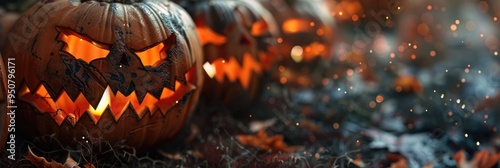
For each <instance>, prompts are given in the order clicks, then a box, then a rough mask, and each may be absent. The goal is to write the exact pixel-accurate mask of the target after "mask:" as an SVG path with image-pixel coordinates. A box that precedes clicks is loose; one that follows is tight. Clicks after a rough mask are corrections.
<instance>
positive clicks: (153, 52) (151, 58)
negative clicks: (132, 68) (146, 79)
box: [136, 43, 167, 66]
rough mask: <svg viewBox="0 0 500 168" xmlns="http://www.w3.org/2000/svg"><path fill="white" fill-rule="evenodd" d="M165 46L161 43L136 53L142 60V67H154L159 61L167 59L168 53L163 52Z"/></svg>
mask: <svg viewBox="0 0 500 168" xmlns="http://www.w3.org/2000/svg"><path fill="white" fill-rule="evenodd" d="M164 46H165V45H164V44H163V43H159V44H158V45H156V46H154V47H151V48H149V49H147V50H145V51H142V52H136V54H137V56H139V58H141V61H142V65H144V66H154V65H155V64H156V63H157V62H158V61H160V60H163V59H167V52H165V51H162V50H163V47H164Z"/></svg>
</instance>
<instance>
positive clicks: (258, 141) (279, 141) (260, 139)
mask: <svg viewBox="0 0 500 168" xmlns="http://www.w3.org/2000/svg"><path fill="white" fill-rule="evenodd" d="M236 139H237V140H238V141H239V142H241V143H242V144H244V145H248V146H252V147H255V148H257V149H260V150H277V151H282V152H293V151H295V150H297V149H298V148H297V147H289V146H287V145H286V144H285V142H283V135H273V136H269V135H267V133H266V132H265V130H264V129H261V130H259V132H257V134H255V135H238V136H236Z"/></svg>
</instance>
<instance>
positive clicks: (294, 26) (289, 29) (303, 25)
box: [281, 18, 312, 34]
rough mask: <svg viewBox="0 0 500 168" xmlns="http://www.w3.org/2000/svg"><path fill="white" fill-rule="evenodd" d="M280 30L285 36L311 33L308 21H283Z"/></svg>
mask: <svg viewBox="0 0 500 168" xmlns="http://www.w3.org/2000/svg"><path fill="white" fill-rule="evenodd" d="M281 28H282V29H283V33H286V34H290V33H299V32H309V31H312V27H311V26H310V21H307V20H303V19H295V18H293V19H287V20H285V21H284V22H283V25H282V27H281Z"/></svg>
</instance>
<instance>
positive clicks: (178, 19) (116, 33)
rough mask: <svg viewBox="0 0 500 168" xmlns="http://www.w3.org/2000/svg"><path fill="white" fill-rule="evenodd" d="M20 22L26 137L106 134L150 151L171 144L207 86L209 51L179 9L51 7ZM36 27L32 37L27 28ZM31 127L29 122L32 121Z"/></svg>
mask: <svg viewBox="0 0 500 168" xmlns="http://www.w3.org/2000/svg"><path fill="white" fill-rule="evenodd" d="M20 20H25V21H27V22H29V24H27V23H26V22H18V23H16V24H15V25H14V27H13V29H12V32H11V34H13V35H14V36H13V37H15V38H14V39H13V40H9V41H8V43H7V45H6V48H5V49H4V51H3V53H4V62H5V60H6V59H8V58H15V62H16V63H17V65H18V66H17V71H16V78H15V81H16V89H17V90H18V94H17V97H18V101H17V102H16V105H17V106H18V109H17V116H16V119H17V121H18V122H19V123H26V124H20V125H19V126H18V127H17V129H19V131H18V133H19V134H22V135H23V136H25V137H27V138H32V137H37V136H41V135H47V134H54V135H55V137H56V138H57V139H58V140H60V141H61V142H62V143H64V144H72V143H73V144H74V143H75V142H74V139H82V138H87V139H91V138H95V139H99V138H100V137H103V138H104V140H106V141H109V142H110V143H116V142H120V143H121V142H123V143H124V144H127V145H129V146H133V147H136V148H137V149H141V150H142V149H147V148H149V147H152V146H155V145H156V144H158V143H164V141H165V140H168V139H171V138H173V137H174V136H175V135H176V134H177V133H178V132H179V131H180V130H181V128H182V127H183V125H184V123H185V121H186V120H187V118H188V116H189V113H190V111H191V110H192V109H193V108H194V107H195V105H196V102H197V98H198V95H199V90H200V89H197V88H200V87H201V84H202V78H203V76H202V75H201V74H202V71H201V70H202V69H201V67H202V66H201V64H202V62H201V59H202V53H201V47H200V46H201V45H200V43H199V40H198V37H197V34H196V29H195V25H194V23H193V21H192V20H191V19H190V17H189V15H188V14H187V13H186V12H185V11H184V10H182V9H181V8H180V7H179V6H177V5H175V4H173V3H171V2H159V1H151V2H148V1H145V2H142V1H137V0H136V1H135V2H134V1H130V0H123V1H120V0H115V1H112V2H111V1H109V0H105V1H104V0H103V2H98V1H85V2H78V1H77V2H74V1H68V0H53V1H44V2H40V3H38V4H36V5H35V6H33V7H32V8H31V9H30V10H28V11H27V12H26V13H25V14H24V15H23V16H22V17H21V18H20ZM30 28H31V29H32V31H31V32H26V31H25V30H26V29H30ZM27 123H30V124H27Z"/></svg>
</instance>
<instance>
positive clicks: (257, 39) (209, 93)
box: [181, 0, 278, 110]
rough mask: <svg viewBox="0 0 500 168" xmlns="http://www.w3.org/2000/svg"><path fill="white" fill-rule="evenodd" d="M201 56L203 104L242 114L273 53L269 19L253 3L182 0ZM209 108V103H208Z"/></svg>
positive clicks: (256, 91)
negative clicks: (202, 62) (224, 106)
mask: <svg viewBox="0 0 500 168" xmlns="http://www.w3.org/2000/svg"><path fill="white" fill-rule="evenodd" d="M181 4H183V5H181V6H184V7H185V9H186V10H187V11H188V12H189V13H190V14H191V16H192V17H193V20H194V21H195V24H196V27H197V30H198V34H199V36H200V40H201V43H202V45H203V49H204V50H203V51H204V56H205V64H204V65H203V68H204V70H205V75H206V76H205V83H204V89H203V92H202V95H203V97H204V98H205V100H207V102H213V101H214V100H215V101H219V102H222V103H224V104H226V107H228V108H229V109H231V110H242V109H245V108H246V107H248V105H250V104H251V103H252V102H254V101H255V99H256V98H257V97H258V95H259V92H260V91H261V83H262V82H261V80H262V78H263V75H264V72H265V71H266V70H268V69H269V67H270V66H271V63H272V59H273V58H274V57H275V55H276V48H275V47H276V46H275V45H276V43H275V40H276V36H277V34H278V30H277V27H276V25H275V22H274V19H273V18H272V16H271V15H270V13H269V12H268V11H266V10H265V9H264V8H263V7H262V6H261V5H260V4H259V3H256V2H254V1H225V0H220V1H218V0H215V1H185V2H183V3H181ZM211 104H212V103H211Z"/></svg>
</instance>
